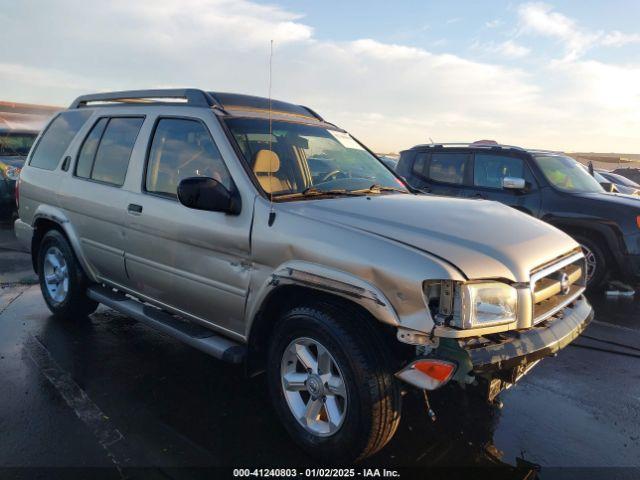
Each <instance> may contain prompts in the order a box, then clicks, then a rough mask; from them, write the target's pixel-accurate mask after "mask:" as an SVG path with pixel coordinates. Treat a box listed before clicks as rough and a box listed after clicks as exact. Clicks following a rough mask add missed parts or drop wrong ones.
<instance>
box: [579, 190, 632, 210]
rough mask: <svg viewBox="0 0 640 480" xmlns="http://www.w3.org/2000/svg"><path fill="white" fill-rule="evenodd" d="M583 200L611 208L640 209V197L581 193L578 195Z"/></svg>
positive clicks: (619, 194) (604, 193)
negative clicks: (618, 206)
mask: <svg viewBox="0 0 640 480" xmlns="http://www.w3.org/2000/svg"><path fill="white" fill-rule="evenodd" d="M578 195H579V196H580V197H582V198H586V199H589V200H592V201H596V202H600V203H605V204H608V205H611V206H614V205H620V206H626V207H634V208H638V207H640V196H638V195H625V194H622V193H608V192H598V193H580V194H578Z"/></svg>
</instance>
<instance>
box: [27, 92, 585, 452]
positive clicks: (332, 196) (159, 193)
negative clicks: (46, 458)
mask: <svg viewBox="0 0 640 480" xmlns="http://www.w3.org/2000/svg"><path fill="white" fill-rule="evenodd" d="M19 214H20V219H19V220H18V221H17V222H16V224H15V229H16V234H17V235H18V237H19V238H20V239H21V240H22V241H24V242H25V243H26V244H27V245H29V247H30V248H31V252H32V256H33V266H34V268H35V270H36V271H37V272H38V274H39V277H40V286H41V288H42V294H43V295H44V299H45V300H46V303H47V305H48V306H49V308H50V309H51V311H52V312H53V313H54V315H56V316H57V317H61V318H63V319H69V318H75V317H82V316H86V315H88V314H91V313H92V312H93V311H94V310H95V309H96V307H97V306H98V304H99V303H102V304H104V305H107V306H109V307H111V308H113V309H115V310H117V311H119V312H122V313H124V314H126V315H128V316H130V317H133V318H135V319H137V320H138V321H140V322H144V323H146V324H148V325H150V326H152V327H154V328H157V329H159V330H161V331H162V332H165V333H166V334H168V335H171V336H173V337H175V338H177V339H179V340H181V341H183V342H185V343H187V344H189V345H192V346H193V347H195V348H198V349H200V350H202V351H204V352H206V353H208V354H210V355H213V356H215V357H217V358H219V359H222V360H225V361H229V362H234V363H240V362H243V363H245V365H246V367H247V371H248V372H249V373H250V374H255V373H259V372H261V371H263V370H266V373H267V377H268V384H269V388H270V393H271V396H272V399H273V403H274V406H275V410H276V412H277V414H278V415H279V416H280V418H281V419H282V422H283V424H284V426H285V427H286V429H287V430H288V432H289V433H290V434H291V435H292V436H293V438H294V439H295V440H296V442H297V443H298V444H299V445H301V446H302V447H304V448H305V449H306V450H308V451H309V452H311V453H312V454H314V455H316V456H318V457H321V458H325V459H332V460H342V461H348V460H353V459H360V458H364V457H366V456H368V455H371V454H373V453H375V452H376V451H378V450H380V449H381V448H382V447H383V446H384V445H385V444H386V443H387V442H388V441H389V440H390V439H391V437H392V436H393V434H394V432H395V430H396V428H397V426H398V423H399V421H400V406H401V395H400V392H401V390H403V389H408V388H411V387H415V388H417V389H420V390H424V392H425V393H426V392H430V391H433V390H436V389H438V388H440V387H442V386H444V385H445V384H447V383H456V382H457V383H460V384H473V385H477V386H478V388H484V389H486V394H487V396H488V398H489V399H493V398H494V397H495V395H497V394H498V393H499V392H500V390H502V389H503V388H505V387H508V386H510V385H511V384H513V383H515V382H516V381H517V379H518V378H520V377H521V376H522V374H524V373H525V372H526V371H528V369H529V368H531V367H532V366H533V365H535V363H536V362H537V361H538V360H539V359H540V358H542V357H544V356H548V355H551V354H553V353H555V352H556V351H558V350H559V349H561V348H563V347H564V346H566V345H567V344H568V343H569V342H570V341H571V340H573V339H574V338H575V337H576V336H577V335H579V334H580V332H581V331H582V330H583V329H584V328H585V326H586V325H587V324H588V322H589V321H590V319H591V317H592V309H591V306H590V305H589V303H588V302H587V300H586V299H585V298H584V296H583V291H584V283H585V282H584V278H585V264H584V257H583V254H582V252H581V250H580V247H579V246H578V244H577V243H576V242H574V241H573V240H572V239H571V238H570V237H568V236H567V235H565V234H564V233H562V232H561V231H559V230H557V229H555V228H553V227H551V226H549V225H547V224H546V223H543V222H541V221H538V220H535V219H533V218H530V217H528V216H527V215H525V214H522V213H519V212H517V211H515V210H513V209H510V208H509V207H506V206H503V205H501V204H499V203H497V202H490V201H476V200H461V199H452V198H443V197H435V196H428V195H427V196H422V195H420V196H419V195H415V194H413V193H412V192H411V191H409V190H408V187H407V186H406V185H405V183H404V182H403V181H402V180H400V179H399V178H398V177H397V176H396V175H395V174H394V173H393V172H392V171H391V170H390V169H389V168H388V167H386V166H385V165H384V164H383V163H382V162H380V161H379V159H378V158H376V156H375V155H374V154H372V153H371V152H370V151H369V150H368V149H367V148H366V147H365V146H364V145H362V144H361V143H360V142H359V141H357V140H356V139H355V138H353V137H352V136H350V135H349V134H348V133H347V132H345V131H344V130H342V129H340V128H338V127H336V126H335V125H333V124H331V123H328V122H327V121H325V120H324V119H323V118H321V117H320V116H319V115H318V114H316V113H315V112H314V111H313V110H311V109H309V108H307V107H303V106H299V105H294V104H290V103H285V102H280V101H275V100H274V101H270V100H269V99H266V98H258V97H250V96H245V95H237V94H229V93H213V92H204V91H200V90H193V89H187V90H152V91H131V92H116V93H105V94H96V95H87V96H83V97H80V98H78V99H77V100H76V101H74V102H73V104H72V105H71V106H70V107H69V109H68V110H66V111H64V112H62V113H60V114H59V115H57V116H56V117H54V118H53V119H52V120H51V121H50V122H49V124H48V126H47V128H46V129H45V130H44V132H43V133H42V134H41V135H40V136H39V138H38V139H37V141H36V144H35V146H34V148H33V149H32V151H31V152H30V155H29V159H28V162H27V165H26V166H25V167H24V169H23V170H22V173H21V176H20V184H19Z"/></svg>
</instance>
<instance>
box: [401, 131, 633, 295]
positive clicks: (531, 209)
mask: <svg viewBox="0 0 640 480" xmlns="http://www.w3.org/2000/svg"><path fill="white" fill-rule="evenodd" d="M397 172H398V174H400V175H401V176H403V177H404V178H405V179H406V180H407V182H408V183H409V184H410V185H411V186H413V187H414V188H416V189H418V190H420V191H422V192H424V193H433V194H436V195H449V196H455V197H464V198H478V199H488V200H497V201H499V202H502V203H505V204H507V205H509V206H512V207H514V208H517V209H518V210H522V211H523V212H526V213H528V214H530V215H532V216H534V217H537V218H539V219H541V220H544V221H545V222H548V223H550V224H552V225H554V226H556V227H558V228H559V229H561V230H563V231H565V232H566V233H568V234H569V235H571V236H573V237H574V238H575V239H576V240H577V241H578V242H579V243H580V244H581V245H582V246H583V248H584V250H585V255H586V257H587V270H588V272H587V276H588V282H589V285H590V287H592V288H595V287H599V286H601V285H602V284H603V283H604V282H605V280H606V279H607V278H609V277H610V276H616V277H619V278H622V279H624V280H627V281H631V282H635V281H637V280H638V279H640V200H639V199H637V198H634V197H632V196H628V195H621V194H616V193H607V192H605V191H604V189H603V188H602V187H601V186H600V184H599V183H598V181H597V180H595V179H594V178H593V177H592V176H591V175H589V173H588V172H587V170H586V169H585V168H583V167H582V166H581V165H580V164H579V163H578V162H577V161H576V160H574V159H573V158H571V157H568V156H566V155H564V154H563V153H559V152H551V151H544V150H527V149H523V148H519V147H513V146H508V145H498V144H484V143H482V144H428V145H417V146H415V147H413V148H411V149H409V150H406V151H403V152H401V155H400V161H399V162H398V167H397Z"/></svg>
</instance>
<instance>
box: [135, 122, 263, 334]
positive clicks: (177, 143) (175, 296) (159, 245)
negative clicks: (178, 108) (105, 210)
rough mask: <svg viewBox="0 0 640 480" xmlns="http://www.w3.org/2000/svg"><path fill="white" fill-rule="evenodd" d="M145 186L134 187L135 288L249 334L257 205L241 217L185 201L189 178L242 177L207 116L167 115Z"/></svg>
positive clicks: (228, 182)
mask: <svg viewBox="0 0 640 480" xmlns="http://www.w3.org/2000/svg"><path fill="white" fill-rule="evenodd" d="M149 141H150V145H149V148H148V154H147V158H146V164H145V165H146V166H145V169H144V174H143V178H142V191H141V192H140V193H131V194H130V198H129V205H128V219H129V222H128V233H127V239H128V240H127V246H126V254H125V264H126V268H127V272H128V274H129V285H130V288H131V289H132V290H134V291H136V292H139V293H140V294H141V295H143V296H145V297H147V298H149V299H152V300H154V301H156V302H159V303H160V304H161V305H163V306H166V307H170V309H173V310H175V311H177V312H178V313H181V314H185V315H186V316H189V317H191V318H194V319H196V320H200V321H203V322H206V323H210V324H213V325H215V326H216V327H219V328H221V329H223V330H225V331H227V332H235V333H237V334H242V332H243V331H244V330H243V326H244V322H243V313H244V303H245V299H246V296H247V290H248V286H249V276H250V268H249V266H248V264H247V259H248V257H249V234H250V228H251V218H252V209H253V205H251V204H245V205H242V211H241V213H240V214H239V215H228V214H225V213H222V212H208V211H201V210H193V209H189V208H187V207H185V206H184V205H182V204H181V203H179V202H178V200H177V194H176V193H177V187H178V184H179V183H180V181H181V180H182V179H184V178H188V177H196V176H203V177H211V178H215V179H216V180H218V181H219V182H221V183H222V184H223V185H224V186H225V187H227V188H228V189H230V190H231V189H235V188H236V187H235V185H234V182H233V180H232V178H231V176H230V174H229V171H228V169H227V167H226V165H225V163H224V161H223V159H222V156H221V154H220V151H219V150H218V147H217V146H216V143H215V141H214V139H213V137H212V135H211V133H210V131H209V129H208V127H207V125H206V123H205V121H204V119H203V118H197V117H195V116H194V117H193V118H185V117H180V118H177V117H159V118H158V119H157V120H156V123H155V128H154V129H153V133H152V135H151V138H150V140H149Z"/></svg>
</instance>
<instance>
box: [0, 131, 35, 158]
mask: <svg viewBox="0 0 640 480" xmlns="http://www.w3.org/2000/svg"><path fill="white" fill-rule="evenodd" d="M35 139H36V134H35V133H11V132H4V133H0V156H2V157H5V156H16V155H19V156H21V157H26V156H27V155H28V154H29V150H30V149H31V145H33V142H34V140H35Z"/></svg>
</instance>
